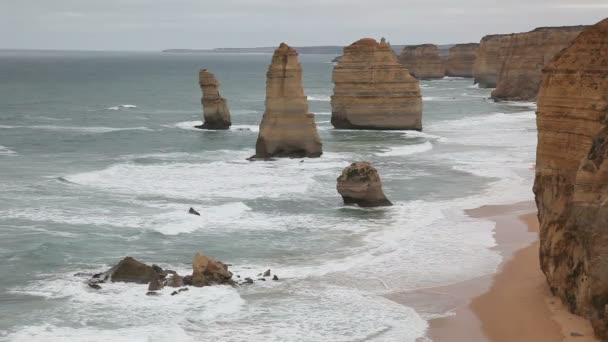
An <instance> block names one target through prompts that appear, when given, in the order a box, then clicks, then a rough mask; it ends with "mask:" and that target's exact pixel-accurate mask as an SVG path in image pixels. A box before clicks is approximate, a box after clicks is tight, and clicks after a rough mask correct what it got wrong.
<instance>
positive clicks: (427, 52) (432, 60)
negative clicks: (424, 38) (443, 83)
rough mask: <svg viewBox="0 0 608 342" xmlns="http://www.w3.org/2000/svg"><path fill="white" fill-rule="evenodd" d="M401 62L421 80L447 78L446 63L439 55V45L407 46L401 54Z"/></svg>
mask: <svg viewBox="0 0 608 342" xmlns="http://www.w3.org/2000/svg"><path fill="white" fill-rule="evenodd" d="M399 62H400V63H401V64H403V66H405V67H406V68H407V70H409V71H410V73H411V74H412V76H414V77H416V78H417V79H419V80H426V79H433V78H443V76H445V62H444V60H443V58H441V56H440V54H439V48H438V47H437V45H433V44H422V45H411V46H406V47H404V48H403V50H402V51H401V53H400V54H399Z"/></svg>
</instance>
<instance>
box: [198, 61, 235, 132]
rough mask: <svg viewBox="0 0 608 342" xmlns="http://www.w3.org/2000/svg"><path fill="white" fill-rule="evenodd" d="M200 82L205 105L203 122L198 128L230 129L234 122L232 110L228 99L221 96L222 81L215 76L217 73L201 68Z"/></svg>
mask: <svg viewBox="0 0 608 342" xmlns="http://www.w3.org/2000/svg"><path fill="white" fill-rule="evenodd" d="M198 83H199V86H200V87H201V91H202V92H203V97H202V99H201V103H202V105H203V121H204V122H203V124H202V125H201V126H196V128H203V129H228V128H230V125H231V124H232V123H231V121H230V112H229V111H228V105H227V104H226V99H225V98H223V97H221V96H220V92H219V86H220V83H219V82H218V81H217V79H216V78H215V75H213V74H212V73H210V72H209V71H207V69H201V71H200V72H199V77H198Z"/></svg>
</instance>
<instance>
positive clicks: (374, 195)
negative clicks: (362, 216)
mask: <svg viewBox="0 0 608 342" xmlns="http://www.w3.org/2000/svg"><path fill="white" fill-rule="evenodd" d="M337 181H338V184H337V186H336V189H337V190H338V193H339V194H340V195H341V196H342V199H343V200H344V204H347V205H349V204H357V205H359V206H360V207H380V206H390V205H393V204H392V203H391V202H390V201H389V200H388V199H387V198H386V196H384V192H382V182H381V181H380V176H379V175H378V171H377V170H376V169H375V168H374V167H373V166H372V165H371V164H370V163H369V162H364V161H362V162H356V163H352V164H351V165H350V166H348V167H346V168H345V169H344V170H343V171H342V174H341V175H340V177H338V179H337Z"/></svg>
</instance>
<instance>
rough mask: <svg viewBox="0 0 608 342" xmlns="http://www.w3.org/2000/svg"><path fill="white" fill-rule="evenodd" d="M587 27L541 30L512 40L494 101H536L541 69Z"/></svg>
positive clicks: (516, 35)
mask: <svg viewBox="0 0 608 342" xmlns="http://www.w3.org/2000/svg"><path fill="white" fill-rule="evenodd" d="M583 29H584V26H570V27H541V28H537V29H535V30H534V31H531V32H525V33H517V34H514V35H512V36H511V39H510V41H509V45H508V48H507V49H506V51H505V55H506V56H505V59H504V62H503V66H502V68H501V70H500V72H499V76H498V82H497V84H496V89H495V90H494V91H493V92H492V98H494V99H496V100H524V101H525V100H534V99H536V96H537V94H538V88H539V87H540V82H541V80H542V68H543V66H545V65H546V64H547V63H548V62H549V61H551V59H552V58H553V57H554V56H555V55H556V54H557V53H558V52H560V51H561V50H563V49H564V48H565V47H566V46H568V45H569V44H570V42H572V40H574V38H576V37H577V36H578V35H579V33H581V31H582V30H583Z"/></svg>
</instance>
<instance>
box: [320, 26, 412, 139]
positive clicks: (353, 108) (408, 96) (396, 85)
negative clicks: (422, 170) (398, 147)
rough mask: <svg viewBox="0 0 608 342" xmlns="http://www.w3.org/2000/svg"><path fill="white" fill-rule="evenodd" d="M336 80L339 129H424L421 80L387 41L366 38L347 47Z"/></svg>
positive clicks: (335, 122)
mask: <svg viewBox="0 0 608 342" xmlns="http://www.w3.org/2000/svg"><path fill="white" fill-rule="evenodd" d="M332 80H333V82H334V93H333V95H332V97H331V107H332V116H331V123H332V125H333V126H334V127H335V128H351V129H352V128H354V129H413V130H421V129H422V98H421V96H420V86H419V83H418V80H416V79H415V78H414V77H412V76H411V75H410V73H409V72H408V70H407V69H406V68H405V67H404V66H403V65H401V64H400V63H399V62H398V60H397V56H396V54H395V53H394V52H393V50H392V49H391V47H390V45H389V44H388V43H386V42H385V41H384V40H382V41H381V42H377V41H376V40H374V39H371V38H364V39H361V40H358V41H356V42H355V43H353V44H351V45H349V46H347V47H345V48H344V54H343V56H342V57H341V58H340V60H339V61H338V64H337V65H336V66H335V67H334V69H333V75H332Z"/></svg>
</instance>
